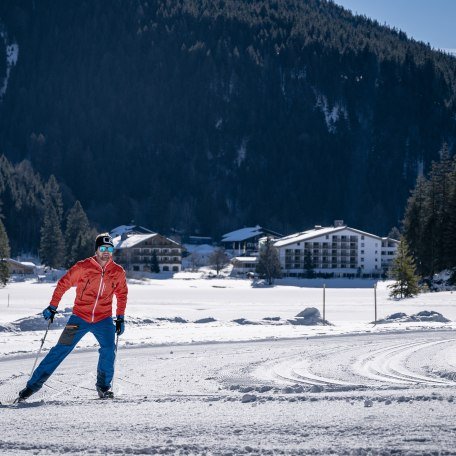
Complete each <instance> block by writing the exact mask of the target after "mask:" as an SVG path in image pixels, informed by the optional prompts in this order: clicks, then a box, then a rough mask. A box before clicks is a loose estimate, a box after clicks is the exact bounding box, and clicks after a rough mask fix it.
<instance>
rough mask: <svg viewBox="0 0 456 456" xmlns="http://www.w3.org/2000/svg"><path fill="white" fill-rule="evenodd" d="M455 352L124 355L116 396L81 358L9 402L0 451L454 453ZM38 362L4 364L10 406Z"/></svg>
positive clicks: (441, 341)
mask: <svg viewBox="0 0 456 456" xmlns="http://www.w3.org/2000/svg"><path fill="white" fill-rule="evenodd" d="M454 352H456V339H455V338H454V333H453V332H451V331H436V332H426V333H422V332H414V333H403V334H370V335H357V336H355V335H352V336H334V337H330V336H327V337H321V338H310V339H305V338H301V339H293V340H281V341H261V342H245V343H237V342H236V343H229V344H204V343H202V344H198V345H187V346H186V345H180V346H174V347H173V346H170V347H142V348H134V347H133V348H123V349H121V350H120V352H119V355H118V356H119V359H118V362H117V368H118V370H117V373H116V377H115V386H114V390H115V394H116V398H115V399H114V400H112V401H106V400H99V399H97V396H96V392H95V388H94V384H95V380H96V377H95V374H96V362H97V352H96V351H77V350H76V351H75V352H73V353H72V354H71V355H70V356H69V357H68V358H67V359H66V360H65V361H64V363H63V364H62V365H61V366H60V367H59V369H58V370H57V371H56V373H55V374H54V375H53V376H52V377H51V378H50V379H49V380H48V382H47V383H46V384H45V387H43V388H42V390H41V391H40V392H39V393H37V394H36V395H34V396H32V398H30V400H29V401H27V402H26V403H23V404H20V405H19V406H17V407H14V408H13V407H8V406H2V407H0V428H1V429H2V431H1V434H0V453H1V454H8V455H9V454H12V455H16V454H31V453H33V454H60V453H66V454H115V453H120V454H128V453H130V454H223V455H228V454H232V455H237V454H251V453H254V454H255V453H256V454H277V453H280V452H282V453H283V454H328V453H331V452H333V453H337V454H350V455H353V454H354V455H362V454H379V455H380V454H381V455H392V454H399V455H401V454H404V455H405V454H407V455H409V454H426V452H438V453H436V454H455V452H454V450H453V446H454V441H455V439H456V426H455V425H454V424H453V423H454V420H453V416H454V408H455V405H454V402H453V400H454V398H453V394H454V389H455V386H456V382H455V381H453V380H452V376H451V374H452V373H453V372H455V369H456V365H455V364H456V362H455V355H454V354H453V353H454ZM32 364H33V357H32V356H23V357H17V358H11V357H8V358H4V359H2V360H0V398H1V400H2V401H5V399H6V400H8V399H10V400H12V399H14V397H15V396H16V394H17V392H18V391H19V389H20V388H22V387H23V386H24V384H25V382H26V380H27V378H28V376H29V369H30V366H31V365H32ZM315 387H317V389H315ZM246 393H248V394H250V395H251V396H252V397H251V398H250V399H251V400H252V402H247V403H243V402H242V400H243V398H244V399H245V394H246Z"/></svg>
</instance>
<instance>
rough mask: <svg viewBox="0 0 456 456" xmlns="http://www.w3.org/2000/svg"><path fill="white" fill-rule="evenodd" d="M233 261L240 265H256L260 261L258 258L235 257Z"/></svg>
mask: <svg viewBox="0 0 456 456" xmlns="http://www.w3.org/2000/svg"><path fill="white" fill-rule="evenodd" d="M232 261H237V262H239V263H256V262H257V261H258V257H247V256H245V257H234V258H233V259H232Z"/></svg>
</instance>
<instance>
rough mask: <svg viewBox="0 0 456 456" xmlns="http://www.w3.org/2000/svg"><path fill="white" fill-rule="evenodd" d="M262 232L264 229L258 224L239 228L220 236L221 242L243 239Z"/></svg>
mask: <svg viewBox="0 0 456 456" xmlns="http://www.w3.org/2000/svg"><path fill="white" fill-rule="evenodd" d="M263 233H264V230H263V228H261V226H260V225H257V226H254V227H249V228H241V229H240V230H236V231H231V232H230V233H226V234H224V235H223V236H222V242H237V241H245V240H246V239H250V238H252V237H255V236H258V235H262V234H263Z"/></svg>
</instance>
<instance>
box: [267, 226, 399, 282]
mask: <svg viewBox="0 0 456 456" xmlns="http://www.w3.org/2000/svg"><path fill="white" fill-rule="evenodd" d="M398 244H399V241H397V240H395V239H391V238H387V237H380V236H376V235H375V234H370V233H366V232H364V231H360V230H357V229H355V228H350V227H348V226H346V225H344V223H343V221H342V220H336V221H335V222H334V226H331V227H322V226H319V225H317V226H315V228H314V229H311V230H308V231H304V232H301V233H295V234H292V235H290V236H286V237H283V238H281V239H278V240H276V241H275V242H274V246H275V247H276V248H277V250H278V252H279V258H280V263H281V267H282V272H283V273H284V275H285V276H288V277H303V276H305V275H306V273H307V271H308V269H309V262H310V264H311V268H312V270H313V271H314V272H315V273H317V274H328V275H331V276H333V277H380V276H381V275H382V274H385V273H386V272H387V270H388V269H389V267H390V264H391V262H392V260H393V258H394V256H395V254H396V250H397V246H398Z"/></svg>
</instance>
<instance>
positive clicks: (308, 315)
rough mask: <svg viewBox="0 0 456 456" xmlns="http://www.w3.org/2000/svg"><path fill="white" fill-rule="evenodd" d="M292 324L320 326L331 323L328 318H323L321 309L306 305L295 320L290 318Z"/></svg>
mask: <svg viewBox="0 0 456 456" xmlns="http://www.w3.org/2000/svg"><path fill="white" fill-rule="evenodd" d="M288 322H289V323H291V324H292V325H305V326H318V325H331V323H329V322H328V321H327V320H323V319H322V318H321V314H320V311H319V310H318V309H317V308H316V307H306V308H305V309H304V310H303V311H302V312H299V313H298V315H296V318H294V319H293V320H288Z"/></svg>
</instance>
